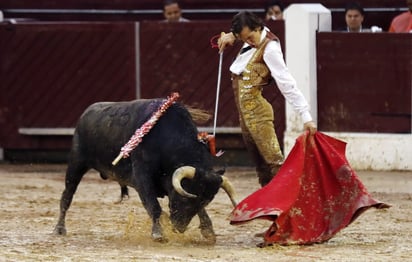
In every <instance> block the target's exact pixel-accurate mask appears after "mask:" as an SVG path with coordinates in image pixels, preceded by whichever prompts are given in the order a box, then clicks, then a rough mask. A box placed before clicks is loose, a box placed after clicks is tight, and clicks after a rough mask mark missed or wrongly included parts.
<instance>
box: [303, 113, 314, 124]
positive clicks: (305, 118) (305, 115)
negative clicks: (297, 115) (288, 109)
mask: <svg viewBox="0 0 412 262" xmlns="http://www.w3.org/2000/svg"><path fill="white" fill-rule="evenodd" d="M301 117H302V121H303V123H306V122H309V121H312V120H313V119H312V116H311V115H310V113H309V111H305V112H302V113H301Z"/></svg>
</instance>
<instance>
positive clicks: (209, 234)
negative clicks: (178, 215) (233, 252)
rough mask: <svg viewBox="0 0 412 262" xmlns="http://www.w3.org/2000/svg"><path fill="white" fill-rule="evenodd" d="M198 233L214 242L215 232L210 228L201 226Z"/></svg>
mask: <svg viewBox="0 0 412 262" xmlns="http://www.w3.org/2000/svg"><path fill="white" fill-rule="evenodd" d="M200 233H201V234H202V236H203V237H204V238H206V239H207V240H208V241H209V242H211V243H216V234H215V232H214V231H213V229H211V228H201V229H200Z"/></svg>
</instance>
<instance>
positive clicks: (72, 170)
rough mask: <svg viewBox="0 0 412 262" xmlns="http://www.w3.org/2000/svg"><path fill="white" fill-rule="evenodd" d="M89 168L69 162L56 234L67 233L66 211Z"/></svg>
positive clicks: (55, 229)
mask: <svg viewBox="0 0 412 262" xmlns="http://www.w3.org/2000/svg"><path fill="white" fill-rule="evenodd" d="M87 170H88V168H87V167H86V166H84V165H77V164H71V163H69V165H68V167H67V171H66V180H65V189H64V191H63V193H62V196H61V199H60V216H59V220H58V222H57V225H56V227H55V228H54V234H56V235H66V226H65V218H66V212H67V210H68V209H69V207H70V204H71V202H72V200H73V195H74V193H75V192H76V189H77V186H78V185H79V183H80V180H81V179H82V177H83V175H84V174H85V173H86V172H87Z"/></svg>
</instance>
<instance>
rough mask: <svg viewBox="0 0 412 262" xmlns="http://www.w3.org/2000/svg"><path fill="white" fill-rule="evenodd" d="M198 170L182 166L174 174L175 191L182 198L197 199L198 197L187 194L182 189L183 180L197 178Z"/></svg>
mask: <svg viewBox="0 0 412 262" xmlns="http://www.w3.org/2000/svg"><path fill="white" fill-rule="evenodd" d="M195 173H196V169H195V168H194V167H192V166H182V167H179V168H178V169H176V170H175V172H174V173H173V178H172V183H173V187H174V189H175V190H176V191H177V193H179V194H180V195H182V196H185V197H190V198H195V197H197V196H196V195H193V194H190V193H188V192H186V191H185V190H184V189H183V187H182V184H181V182H182V179H183V178H190V179H192V178H193V177H194V176H195Z"/></svg>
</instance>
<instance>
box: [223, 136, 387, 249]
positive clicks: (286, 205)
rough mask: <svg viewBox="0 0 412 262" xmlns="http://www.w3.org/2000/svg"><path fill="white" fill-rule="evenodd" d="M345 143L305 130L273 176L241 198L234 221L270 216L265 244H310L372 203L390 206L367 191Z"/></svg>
mask: <svg viewBox="0 0 412 262" xmlns="http://www.w3.org/2000/svg"><path fill="white" fill-rule="evenodd" d="M345 148H346V143H344V142H342V141H340V140H337V139H335V138H333V137H330V136H327V135H325V134H322V133H320V132H317V133H316V134H315V135H314V136H309V135H308V133H307V132H306V133H305V134H303V135H301V136H300V137H299V138H298V139H297V140H296V144H295V145H294V147H293V148H292V150H291V152H290V153H289V155H288V157H287V159H286V160H285V163H284V164H283V166H282V168H281V169H280V170H279V172H278V173H277V174H276V176H275V177H274V178H273V179H272V181H271V182H270V183H269V184H267V185H266V186H265V187H263V188H261V189H259V190H257V191H256V192H254V193H253V194H251V195H250V196H248V197H246V198H245V199H244V200H243V201H242V202H240V203H239V204H238V205H237V206H236V207H235V209H234V210H233V212H232V214H231V218H230V223H231V224H238V223H242V222H247V221H250V220H252V219H255V218H261V219H268V220H271V221H274V223H273V224H272V226H271V227H270V228H269V229H268V230H267V231H266V233H265V236H264V240H265V243H266V244H270V243H278V244H311V243H320V242H324V241H327V240H329V239H330V238H331V237H333V236H334V235H335V234H336V233H337V232H338V231H339V230H341V229H342V228H344V227H346V226H347V225H349V224H350V223H351V222H352V221H353V220H355V218H357V217H358V216H359V215H360V214H361V213H362V212H363V211H365V210H366V209H368V208H370V207H376V208H386V207H389V206H388V205H386V204H384V203H382V202H379V201H377V200H375V199H373V198H372V197H371V196H370V194H369V193H368V192H367V190H366V188H365V187H364V185H363V184H362V182H361V181H360V180H359V178H358V177H357V175H356V174H355V172H354V171H353V170H352V168H351V167H350V166H349V164H348V161H347V160H346V157H345Z"/></svg>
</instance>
